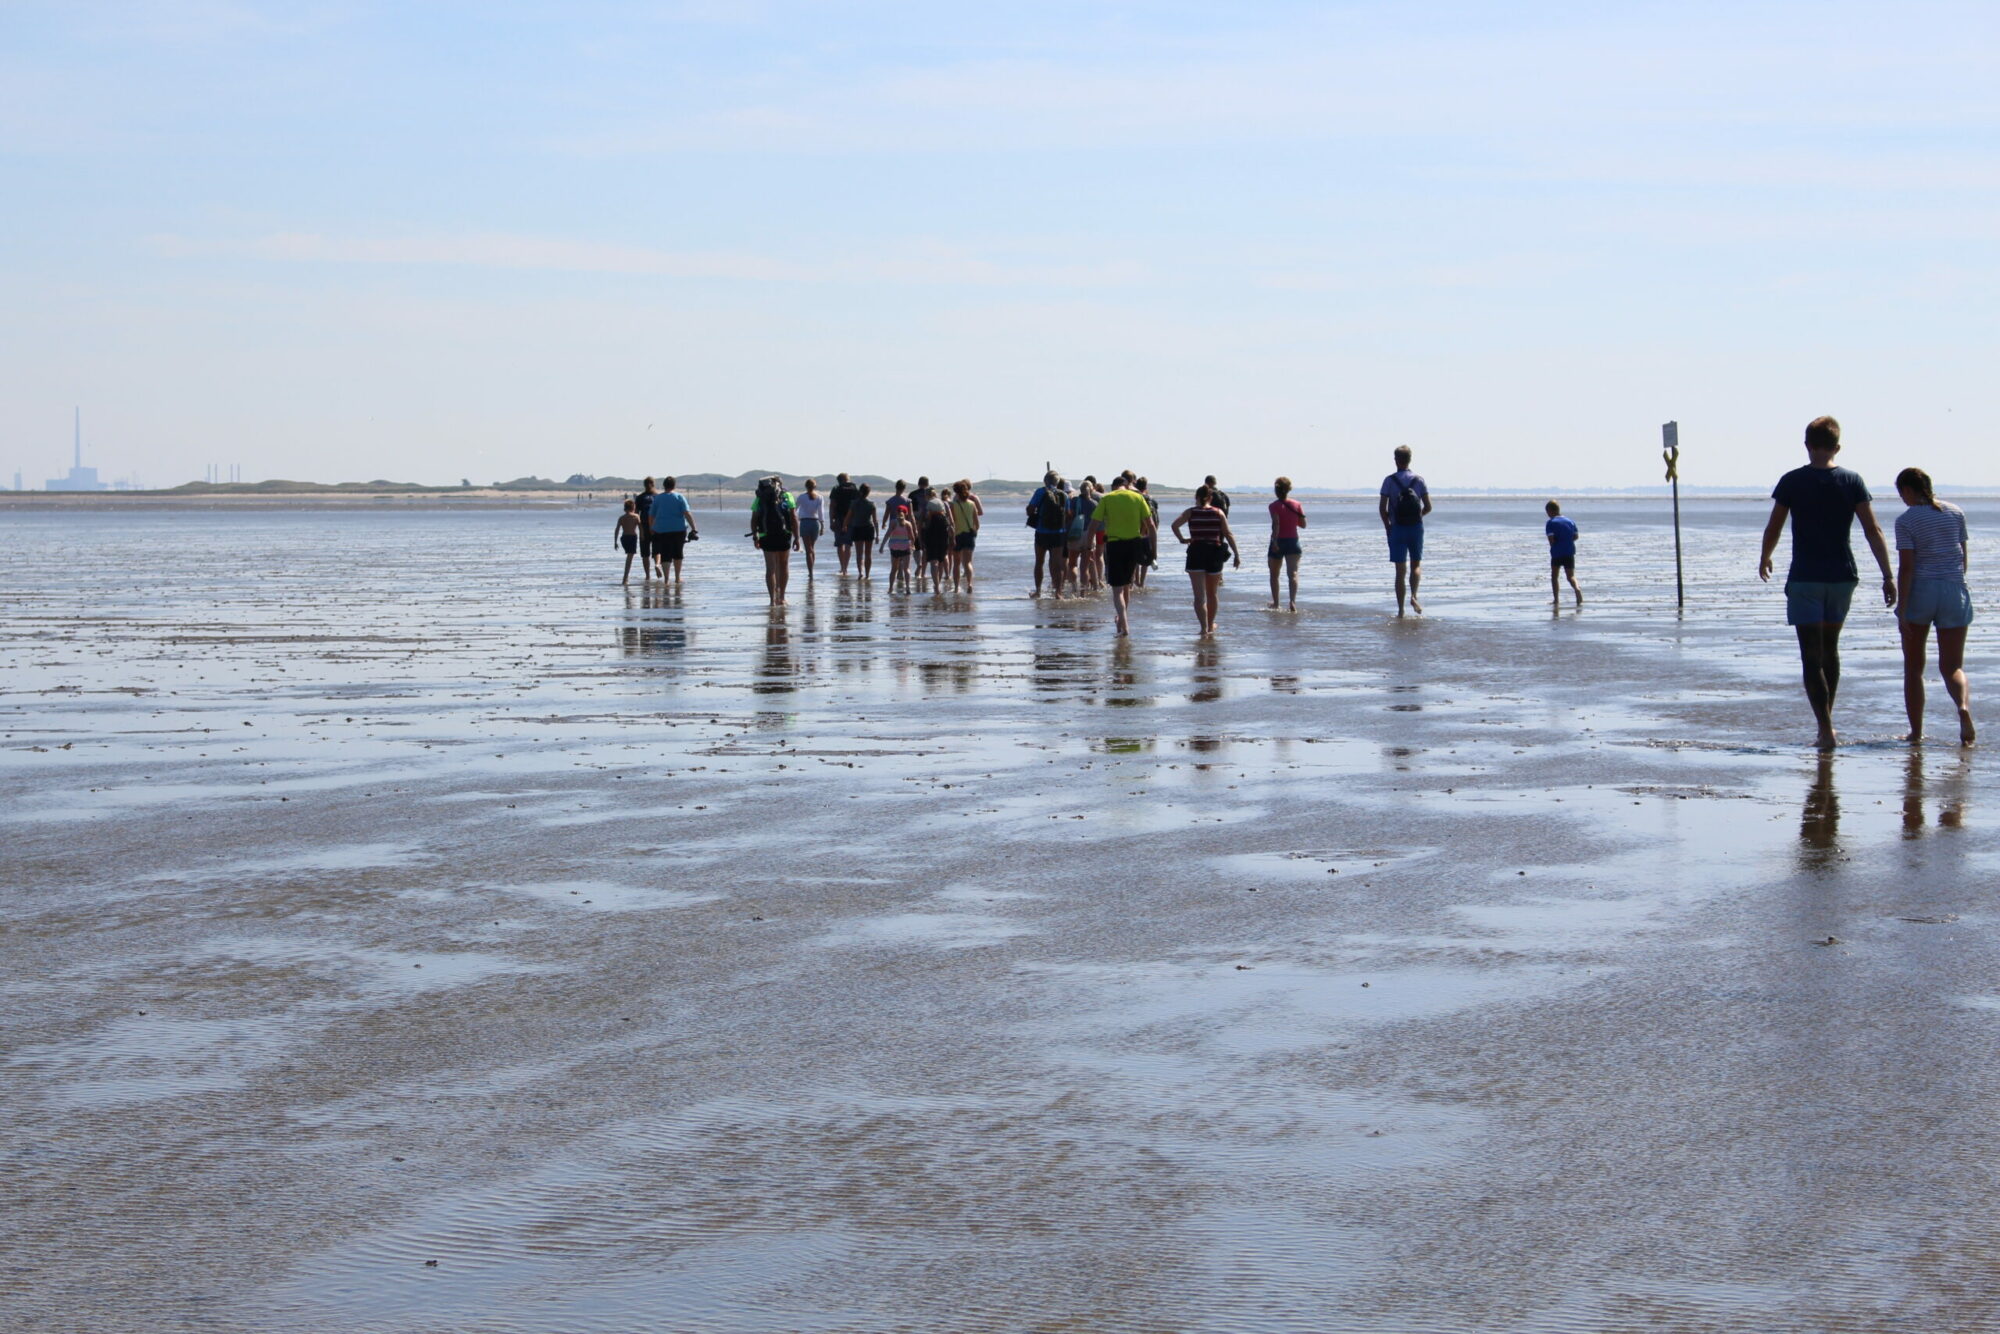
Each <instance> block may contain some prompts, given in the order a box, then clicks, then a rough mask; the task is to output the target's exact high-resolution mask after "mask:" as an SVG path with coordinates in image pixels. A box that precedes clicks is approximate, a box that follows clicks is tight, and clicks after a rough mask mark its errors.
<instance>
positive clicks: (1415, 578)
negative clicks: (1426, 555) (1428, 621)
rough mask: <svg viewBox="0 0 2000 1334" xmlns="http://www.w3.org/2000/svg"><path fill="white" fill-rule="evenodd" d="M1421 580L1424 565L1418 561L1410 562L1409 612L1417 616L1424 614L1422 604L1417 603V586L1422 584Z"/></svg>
mask: <svg viewBox="0 0 2000 1334" xmlns="http://www.w3.org/2000/svg"><path fill="white" fill-rule="evenodd" d="M1423 580H1424V563H1423V562H1422V561H1420V560H1413V561H1411V562H1410V610H1411V611H1413V612H1415V613H1416V614H1417V615H1419V616H1421V615H1423V614H1424V604H1423V603H1421V602H1419V601H1417V585H1418V584H1420V583H1422V582H1423Z"/></svg>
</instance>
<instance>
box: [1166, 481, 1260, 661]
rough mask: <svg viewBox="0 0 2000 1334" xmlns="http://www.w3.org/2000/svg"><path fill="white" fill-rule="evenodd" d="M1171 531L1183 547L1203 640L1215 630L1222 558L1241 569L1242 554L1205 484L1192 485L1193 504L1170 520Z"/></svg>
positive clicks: (1225, 519) (1195, 616) (1234, 536)
mask: <svg viewBox="0 0 2000 1334" xmlns="http://www.w3.org/2000/svg"><path fill="white" fill-rule="evenodd" d="M1183 529H1185V530H1186V531H1185V532H1183V531H1182V530H1183ZM1173 530H1174V536H1175V537H1178V538H1179V539H1180V540H1181V544H1182V545H1183V546H1185V547H1186V548H1187V572H1188V583H1189V584H1191V585H1192V586H1193V588H1194V619H1195V624H1197V625H1199V626H1200V627H1201V634H1200V636H1199V637H1200V638H1202V639H1206V638H1208V637H1209V636H1210V635H1213V634H1214V633H1215V606H1216V603H1217V602H1218V601H1219V600H1220V598H1221V596H1222V562H1223V559H1224V557H1228V558H1229V559H1231V560H1233V561H1234V562H1235V564H1236V567H1237V568H1238V569H1241V568H1243V556H1242V553H1241V552H1239V551H1237V549H1236V534H1235V533H1233V532H1231V531H1230V529H1229V516H1228V515H1227V514H1225V513H1223V512H1222V510H1220V509H1218V508H1216V505H1215V495H1214V492H1212V491H1211V490H1210V489H1209V488H1208V487H1206V486H1202V487H1197V488H1195V493H1194V504H1193V505H1192V506H1190V507H1189V508H1188V509H1185V510H1183V511H1181V517H1180V518H1178V519H1175V520H1174V522H1173Z"/></svg>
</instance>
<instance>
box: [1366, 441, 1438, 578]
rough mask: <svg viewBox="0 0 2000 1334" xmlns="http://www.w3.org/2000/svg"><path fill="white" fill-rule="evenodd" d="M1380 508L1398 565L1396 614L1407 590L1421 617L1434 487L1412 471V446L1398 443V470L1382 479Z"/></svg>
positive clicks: (1377, 506)
mask: <svg viewBox="0 0 2000 1334" xmlns="http://www.w3.org/2000/svg"><path fill="white" fill-rule="evenodd" d="M1376 509H1377V510H1378V511H1379V512H1380V514H1381V516H1382V527H1383V530H1384V531H1386V532H1387V533H1388V535H1389V559H1390V560H1391V561H1392V562H1393V563H1394V564H1395V566H1396V614H1397V615H1398V616H1401V615H1402V614H1403V599H1404V596H1405V591H1406V590H1407V595H1408V597H1409V603H1410V610H1411V611H1414V612H1415V613H1417V615H1419V616H1421V615H1423V614H1424V604H1423V603H1422V602H1420V601H1418V600H1417V585H1418V584H1420V583H1422V582H1423V578H1424V516H1425V515H1426V514H1429V513H1430V512H1431V489H1430V488H1429V487H1428V486H1425V485H1424V479H1423V478H1421V477H1419V476H1417V475H1416V474H1415V473H1413V472H1411V471H1410V447H1409V446H1408V445H1397V446H1396V471H1394V472H1392V473H1390V474H1389V475H1388V476H1387V477H1384V478H1383V479H1382V497H1381V500H1380V501H1379V502H1378V503H1377V505H1376Z"/></svg>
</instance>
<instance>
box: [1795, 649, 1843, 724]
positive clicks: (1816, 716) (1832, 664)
mask: <svg viewBox="0 0 2000 1334" xmlns="http://www.w3.org/2000/svg"><path fill="white" fill-rule="evenodd" d="M1798 632H1799V662H1800V665H1801V666H1802V667H1803V668H1804V669H1805V686H1806V702H1807V703H1809V704H1811V705H1812V711H1813V720H1814V721H1815V722H1816V723H1818V724H1819V736H1818V738H1817V741H1816V744H1817V745H1818V746H1819V748H1820V749H1821V750H1831V749H1833V747H1834V746H1836V745H1838V744H1839V739H1838V738H1837V737H1836V736H1835V734H1834V730H1833V702H1834V698H1835V697H1836V696H1837V695H1838V694H1839V693H1840V627H1839V626H1838V625H1834V624H1824V623H1822V624H1819V625H1801V626H1799V627H1798Z"/></svg>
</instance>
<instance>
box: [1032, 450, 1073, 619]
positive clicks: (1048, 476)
mask: <svg viewBox="0 0 2000 1334" xmlns="http://www.w3.org/2000/svg"><path fill="white" fill-rule="evenodd" d="M1069 511H1070V504H1069V487H1068V486H1066V485H1065V484H1064V482H1063V479H1062V477H1061V475H1060V474H1058V473H1057V472H1056V471H1055V470H1054V469H1053V468H1051V469H1050V470H1049V471H1048V472H1045V473H1043V474H1042V484H1041V485H1040V486H1039V487H1037V488H1036V489H1035V494H1034V495H1032V496H1030V497H1028V527H1030V528H1032V529H1034V530H1035V596H1036V597H1040V596H1041V595H1042V570H1043V568H1044V567H1046V568H1047V570H1048V572H1049V579H1050V580H1051V581H1052V582H1053V583H1054V585H1055V595H1056V596H1057V597H1061V596H1062V595H1063V576H1064V574H1065V573H1067V571H1066V570H1065V569H1064V566H1065V565H1067V564H1068V558H1069Z"/></svg>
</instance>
